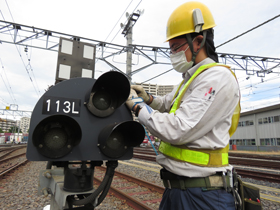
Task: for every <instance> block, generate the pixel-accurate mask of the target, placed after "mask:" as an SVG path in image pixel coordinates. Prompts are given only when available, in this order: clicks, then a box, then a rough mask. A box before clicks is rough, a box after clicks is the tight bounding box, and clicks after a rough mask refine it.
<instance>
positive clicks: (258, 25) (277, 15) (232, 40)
mask: <svg viewBox="0 0 280 210" xmlns="http://www.w3.org/2000/svg"><path fill="white" fill-rule="evenodd" d="M278 17H280V14H279V15H276V16H275V17H273V18H271V19H269V20H267V21H265V22H263V23H261V24H259V25H257V26H255V27H253V28H251V29H250V30H248V31H245V32H243V33H242V34H240V35H238V36H236V37H234V38H232V39H230V40H228V41H226V42H224V43H222V44H220V45H218V46H217V47H216V48H218V47H221V46H223V45H225V44H227V43H229V42H231V41H233V40H235V39H237V38H239V37H241V36H243V35H245V34H247V33H249V32H251V31H253V30H255V29H257V28H259V27H260V26H263V25H265V24H267V23H269V22H270V21H272V20H274V19H276V18H278Z"/></svg>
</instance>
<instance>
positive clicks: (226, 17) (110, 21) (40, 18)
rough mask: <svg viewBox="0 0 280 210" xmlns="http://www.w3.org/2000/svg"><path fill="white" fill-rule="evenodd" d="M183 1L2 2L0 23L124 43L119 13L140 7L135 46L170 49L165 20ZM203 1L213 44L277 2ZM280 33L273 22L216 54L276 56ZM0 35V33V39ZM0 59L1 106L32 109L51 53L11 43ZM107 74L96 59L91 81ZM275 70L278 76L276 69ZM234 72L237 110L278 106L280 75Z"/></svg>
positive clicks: (144, 75) (47, 79) (44, 84)
mask: <svg viewBox="0 0 280 210" xmlns="http://www.w3.org/2000/svg"><path fill="white" fill-rule="evenodd" d="M184 2H186V1H182V0H172V1H171V0H169V1H167V0H142V1H141V0H133V1H131V0H119V1H116V0H103V1H100V0H99V1H97V0H81V1H78V2H77V1H72V0H67V1H66V0H59V1H55V0H49V1H38V0H24V1H23V0H13V1H11V0H0V10H1V14H0V19H1V20H4V19H5V20H6V21H9V22H15V23H19V24H23V25H28V26H34V27H37V28H43V29H48V30H51V31H56V32H61V33H65V34H71V35H77V36H80V37H86V38H90V39H94V40H100V41H106V42H112V43H114V44H120V45H126V39H125V38H124V36H123V35H122V34H121V30H120V23H124V22H125V21H126V16H125V12H128V13H132V12H133V11H136V10H138V9H140V10H144V14H143V15H142V16H141V17H140V18H139V19H138V21H137V23H136V24H135V26H134V29H133V44H137V45H147V46H161V47H168V44H167V43H164V41H165V38H166V37H165V31H166V23H167V20H168V18H169V16H170V14H171V13H172V11H173V10H174V9H175V8H176V7H178V6H180V5H181V4H182V3H184ZM201 2H203V3H204V4H206V5H207V6H208V7H209V9H210V10H211V12H212V14H213V16H214V19H215V22H216V25H217V26H216V27H215V28H214V30H215V45H216V46H218V45H220V44H222V43H224V42H226V41H228V40H229V39H231V38H233V37H235V36H237V35H240V34H242V33H243V32H245V31H247V30H249V29H251V28H253V27H255V26H257V25H259V24H261V23H263V22H265V21H267V20H269V19H271V18H273V17H275V16H277V15H279V13H280V12H279V11H280V3H279V1H277V0H226V1H222V0H207V1H206V0H204V1H201ZM126 9H127V10H126ZM123 14H124V15H123ZM3 17H4V18H3ZM119 19H120V21H119V22H118V20H119ZM114 26H115V28H114ZM279 33H280V18H276V19H275V20H273V21H271V22H269V23H267V24H265V25H263V26H261V27H259V28H257V29H255V30H253V31H252V32H250V33H248V34H246V35H244V36H242V37H240V38H238V39H236V40H234V41H232V42H230V43H228V44H225V45H224V46H221V47H219V48H218V49H217V52H224V53H231V54H241V55H253V56H263V57H272V58H279V57H280V49H279V46H280V39H279ZM1 36H2V35H1V34H0V40H1ZM11 39H12V38H11ZM29 44H30V43H29ZM17 49H18V50H17ZM118 59H120V60H118ZM133 59H134V60H133V62H134V63H135V64H136V65H134V67H133V68H135V69H137V68H138V66H139V65H140V63H139V64H138V65H137V62H138V57H137V56H134V57H133ZM0 61H1V69H0V75H1V77H0V109H3V108H5V106H7V105H10V104H17V105H18V109H19V110H30V111H31V110H32V109H33V108H34V106H35V104H36V102H37V101H38V100H39V98H40V97H41V95H42V94H43V93H44V92H45V89H47V88H48V86H50V85H53V84H54V81H55V71H56V65H57V53H56V52H51V51H47V50H41V49H35V48H29V49H28V52H25V51H24V47H22V46H21V47H18V48H16V46H15V45H12V44H6V43H2V44H0ZM118 61H121V58H118V57H117V56H116V57H115V58H114V61H112V62H116V65H118V66H119V67H120V68H121V69H123V71H124V72H125V68H126V67H125V65H120V64H117V62H118ZM139 62H141V59H140V60H139ZM23 63H24V64H23ZM26 68H27V69H26ZM170 68H171V65H154V66H153V67H151V68H147V69H145V70H143V71H141V72H139V73H137V74H135V75H134V76H133V78H132V80H133V82H143V81H146V80H148V79H149V78H151V77H154V76H156V75H158V74H160V73H162V72H164V71H166V70H168V69H170ZM110 69H111V68H110V67H109V66H107V65H106V64H104V63H102V62H101V61H100V62H97V64H96V73H95V76H96V78H97V77H98V76H99V75H100V74H102V73H104V72H106V71H109V70H110ZM273 71H274V72H279V68H276V69H274V70H273ZM27 72H29V74H28V73H27ZM236 74H237V77H238V80H239V83H240V88H241V93H242V109H243V111H248V110H250V109H255V108H259V107H262V106H268V105H272V104H276V103H279V102H280V91H279V90H280V89H279V81H280V80H279V78H280V75H279V73H278V74H276V73H272V74H269V75H266V77H264V78H260V77H257V76H256V75H246V73H245V72H244V71H236ZM3 79H4V80H5V84H4V83H3ZM31 80H32V81H33V82H31ZM180 81H181V75H180V74H178V73H177V72H175V71H174V70H173V71H171V72H169V73H167V74H164V75H163V76H161V77H158V78H156V79H153V80H151V81H149V83H152V84H161V85H176V84H177V83H179V82H180ZM262 81H263V82H262ZM7 89H8V90H9V91H10V93H9V92H8V91H7ZM0 117H1V116H0ZM2 117H3V116H2Z"/></svg>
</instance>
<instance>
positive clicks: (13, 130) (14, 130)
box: [8, 126, 22, 133]
mask: <svg viewBox="0 0 280 210" xmlns="http://www.w3.org/2000/svg"><path fill="white" fill-rule="evenodd" d="M18 129H19V128H18V127H16V126H12V127H10V129H9V131H8V132H9V133H18ZM19 133H22V131H21V130H19Z"/></svg>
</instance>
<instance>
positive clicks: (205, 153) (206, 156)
mask: <svg viewBox="0 0 280 210" xmlns="http://www.w3.org/2000/svg"><path fill="white" fill-rule="evenodd" d="M213 66H224V67H226V68H228V69H229V70H230V72H231V73H232V74H233V76H234V77H235V79H236V80H237V78H236V76H235V74H234V73H233V72H232V71H231V69H230V67H229V66H227V65H223V64H219V63H210V64H206V65H203V66H201V67H199V68H198V69H197V70H196V72H195V73H194V74H193V75H192V77H191V78H190V79H189V80H188V81H187V82H186V84H185V85H184V87H183V89H182V91H181V92H180V93H179V95H178V96H177V94H178V92H179V90H180V88H181V86H182V85H183V82H184V81H182V82H181V84H180V86H179V87H178V89H177V91H176V93H175V95H174V97H173V100H174V99H175V97H176V96H177V98H176V100H175V102H174V104H173V106H172V108H171V110H170V112H169V113H170V114H171V113H174V115H175V114H176V111H177V109H178V108H179V106H180V104H181V100H182V98H183V96H184V94H185V92H186V91H187V89H188V87H189V86H190V84H191V82H192V81H193V80H194V79H195V78H196V77H197V76H198V75H199V74H200V73H202V72H203V71H205V70H206V69H209V68H211V67H213ZM173 100H172V101H173ZM240 110H241V109H240V100H239V102H238V104H237V106H236V107H235V110H234V113H233V116H232V119H231V122H232V123H231V127H230V129H229V135H230V136H232V135H233V134H234V132H235V131H236V129H237V126H238V122H239V117H240ZM228 150H229V145H227V146H226V147H225V148H222V149H217V150H205V149H199V150H193V149H190V148H181V147H180V146H176V145H171V144H169V143H166V142H163V141H161V143H160V146H159V151H160V152H161V153H162V154H164V155H166V156H168V157H170V158H173V159H175V160H179V161H184V162H188V163H192V164H195V165H200V166H207V167H221V166H226V165H228Z"/></svg>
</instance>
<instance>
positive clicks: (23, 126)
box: [19, 117, 30, 133]
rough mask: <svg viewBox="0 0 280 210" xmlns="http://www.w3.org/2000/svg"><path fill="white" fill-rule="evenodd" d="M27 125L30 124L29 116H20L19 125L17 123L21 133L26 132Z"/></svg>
mask: <svg viewBox="0 0 280 210" xmlns="http://www.w3.org/2000/svg"><path fill="white" fill-rule="evenodd" d="M29 126H30V118H29V117H22V118H21V119H20V125H19V127H20V129H21V131H22V133H28V130H29Z"/></svg>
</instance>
